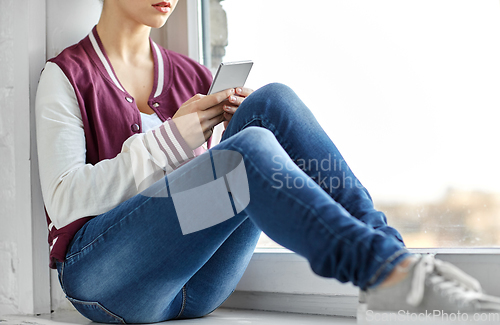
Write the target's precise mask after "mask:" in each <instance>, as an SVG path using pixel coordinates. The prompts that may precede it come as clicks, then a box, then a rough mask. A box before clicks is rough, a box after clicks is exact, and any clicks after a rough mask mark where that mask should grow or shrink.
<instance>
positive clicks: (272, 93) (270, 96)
mask: <svg viewBox="0 0 500 325" xmlns="http://www.w3.org/2000/svg"><path fill="white" fill-rule="evenodd" d="M251 96H252V97H261V98H262V99H266V100H276V99H280V98H290V97H291V96H292V97H293V96H296V94H295V92H294V91H293V90H292V88H290V87H288V86H287V85H284V84H282V83H278V82H275V83H270V84H267V85H265V86H263V87H261V88H259V89H257V90H256V91H255V92H254V93H253V94H252V95H251Z"/></svg>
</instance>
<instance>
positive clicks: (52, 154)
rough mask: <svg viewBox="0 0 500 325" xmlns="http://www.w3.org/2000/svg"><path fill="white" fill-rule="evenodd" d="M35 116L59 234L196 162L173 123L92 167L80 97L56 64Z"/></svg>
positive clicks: (45, 190)
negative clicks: (88, 161) (187, 162)
mask: <svg viewBox="0 0 500 325" xmlns="http://www.w3.org/2000/svg"><path fill="white" fill-rule="evenodd" d="M35 111H36V130H37V145H38V158H39V169H40V181H41V186H42V195H43V199H44V203H45V207H46V209H47V212H48V214H49V216H50V218H51V220H52V222H53V224H54V226H56V227H57V228H61V227H64V226H66V225H68V224H70V223H71V222H73V221H75V220H77V219H79V218H82V217H86V216H94V215H99V214H101V213H104V212H107V211H109V210H111V209H113V208H114V207H116V206H117V205H119V204H120V203H122V202H123V201H125V200H127V199H129V198H131V197H132V196H134V195H136V194H137V193H139V192H140V191H141V190H143V189H145V188H147V187H148V186H149V185H151V184H152V183H153V182H154V181H156V180H158V179H159V178H160V177H163V176H164V175H165V174H168V173H169V172H171V171H173V170H175V169H176V168H177V167H179V166H180V165H181V164H183V163H185V162H186V161H188V160H190V159H191V158H193V157H194V155H193V151H192V150H191V149H190V148H189V146H188V145H187V144H186V142H185V141H184V139H183V138H182V137H181V136H180V133H179V132H178V130H177V128H176V126H175V123H173V122H172V121H171V120H170V121H167V122H165V123H163V124H162V125H161V126H160V127H158V128H156V129H153V130H151V131H148V132H147V133H142V134H136V135H133V136H131V137H130V138H128V139H127V140H126V141H125V142H124V143H123V146H122V150H121V152H120V153H119V154H118V155H117V156H116V157H115V158H113V159H106V160H102V161H100V162H99V163H97V164H95V165H92V164H87V163H86V158H85V157H86V149H85V148H86V146H85V133H84V129H83V121H82V117H81V113H80V109H79V106H78V102H77V99H76V95H75V91H74V89H73V87H72V85H71V83H70V82H69V80H68V79H67V77H66V75H65V74H64V73H63V72H62V70H61V69H60V68H59V67H58V66H57V65H56V64H55V63H51V62H49V63H47V64H46V66H45V69H44V71H43V73H42V76H41V78H40V82H39V85H38V91H37V97H36V107H35ZM200 128H201V127H200Z"/></svg>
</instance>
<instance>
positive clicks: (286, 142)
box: [222, 84, 403, 242]
mask: <svg viewBox="0 0 500 325" xmlns="http://www.w3.org/2000/svg"><path fill="white" fill-rule="evenodd" d="M332 123H339V122H338V121H332ZM249 126H260V127H264V128H266V129H268V130H270V131H271V132H272V133H273V134H274V135H275V137H276V139H277V140H278V142H279V143H280V145H281V146H282V147H283V149H284V150H285V151H286V153H287V154H288V155H289V156H290V158H291V159H292V160H293V161H294V162H295V163H296V164H297V165H298V166H299V167H300V168H301V169H302V170H303V171H304V172H306V173H307V174H308V175H309V177H311V178H312V179H313V180H314V182H316V183H317V184H318V185H320V186H321V188H323V190H325V191H326V192H327V193H328V194H329V195H330V196H331V197H332V198H333V199H334V200H335V201H337V202H338V203H340V204H341V205H342V206H343V207H344V208H345V209H346V210H347V211H348V212H349V213H350V214H351V215H352V216H354V217H356V218H357V219H359V220H361V221H363V222H364V223H366V224H367V225H370V226H371V227H373V228H375V229H378V230H381V231H383V232H385V233H387V234H389V235H391V236H393V237H394V238H396V239H397V240H398V241H400V242H403V238H402V237H401V235H400V234H399V232H398V231H397V230H395V229H394V228H392V227H389V226H388V225H387V219H386V216H385V215H384V214H383V213H382V212H380V211H377V210H376V209H375V208H374V206H373V202H372V199H371V197H370V195H369V193H368V191H367V190H366V188H364V187H363V185H362V184H361V182H360V181H359V180H358V179H357V178H356V176H355V175H354V174H353V172H352V171H351V169H350V168H349V166H348V165H347V163H346V162H345V160H344V158H343V157H342V155H341V154H340V152H339V150H338V149H337V147H336V146H335V144H334V143H333V142H332V141H331V139H330V138H329V137H328V135H327V134H326V133H325V131H324V130H323V129H322V127H321V126H320V124H319V123H318V121H317V120H316V118H315V117H314V115H313V114H312V113H311V111H310V110H309V109H308V108H307V107H306V105H305V104H304V103H303V102H302V101H301V100H300V98H298V96H297V95H296V94H295V93H294V92H293V91H292V90H291V89H290V88H289V87H287V86H284V85H281V84H270V85H267V86H264V87H262V88H260V89H258V90H257V91H255V92H254V93H253V94H251V95H250V96H249V97H248V98H247V99H245V100H244V101H243V103H242V104H241V106H240V107H239V108H238V110H237V111H236V113H235V114H234V116H233V118H232V119H231V122H230V123H229V125H228V127H227V129H226V131H225V133H224V136H223V139H222V141H225V140H226V139H228V138H230V137H231V136H233V135H234V134H236V133H238V132H240V131H241V130H243V129H245V128H247V127H249ZM353 132H356V131H355V130H354V131H353ZM271 166H272V167H273V168H274V169H276V170H279V171H281V172H282V173H284V174H286V173H288V170H287V169H288V166H287V165H283V164H280V163H277V162H273V164H272V165H271Z"/></svg>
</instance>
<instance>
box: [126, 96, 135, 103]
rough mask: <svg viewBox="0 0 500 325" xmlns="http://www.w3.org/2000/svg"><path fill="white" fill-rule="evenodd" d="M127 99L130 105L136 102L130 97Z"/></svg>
mask: <svg viewBox="0 0 500 325" xmlns="http://www.w3.org/2000/svg"><path fill="white" fill-rule="evenodd" d="M125 99H126V100H127V102H129V103H132V102H133V101H134V100H133V99H132V98H130V97H125Z"/></svg>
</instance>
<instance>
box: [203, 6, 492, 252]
mask: <svg viewBox="0 0 500 325" xmlns="http://www.w3.org/2000/svg"><path fill="white" fill-rule="evenodd" d="M203 3H204V10H205V17H209V19H207V20H206V23H207V25H205V27H207V28H206V29H205V30H204V31H205V38H204V40H205V49H206V52H205V59H210V60H209V61H207V62H206V64H207V65H209V66H211V67H212V69H213V70H215V69H216V67H217V65H218V63H219V62H220V61H221V60H224V61H240V60H247V59H250V60H253V61H254V62H255V64H254V67H253V70H252V72H251V74H250V77H249V79H248V82H247V86H249V87H251V88H254V89H256V88H259V87H261V86H263V85H265V84H267V83H270V82H282V83H285V84H287V85H289V86H290V87H292V88H293V89H294V90H295V91H296V92H297V93H298V95H299V96H300V97H301V98H302V100H303V101H304V102H305V103H306V104H307V105H308V106H309V107H310V108H311V110H312V111H313V113H314V114H315V115H316V117H317V119H318V120H319V121H320V123H321V125H322V126H323V127H324V128H325V130H326V132H327V133H328V135H329V136H330V137H331V138H332V139H333V141H334V142H335V143H336V144H337V146H338V147H339V149H340V151H341V152H342V154H343V156H344V158H345V160H346V161H347V162H348V164H349V165H350V166H351V168H352V170H353V171H354V173H355V174H356V175H357V176H358V178H359V179H360V180H361V182H362V183H363V185H365V187H367V188H368V190H369V191H370V193H371V195H372V197H373V199H374V202H375V205H376V207H377V208H378V209H381V210H382V211H384V212H385V213H386V215H387V217H388V220H389V224H390V225H393V226H394V227H396V228H397V229H398V230H400V231H401V233H402V234H403V237H404V238H405V241H406V243H407V245H408V246H409V247H470V246H489V247H491V246H498V245H499V244H500V236H499V234H500V172H499V168H500V150H498V147H499V146H498V144H497V143H498V141H499V140H500V127H499V124H500V3H499V1H498V0H483V1H477V0H427V1H425V0H424V1H422V0H419V1H401V0H391V1H389V0H380V1H372V0H345V1H339V0H314V1H303V0H301V1H298V0H286V1H284V0H252V1H242V0H223V1H219V0H203ZM207 13H209V14H207ZM207 42H210V46H208V43H207ZM266 243H267V244H266ZM262 245H269V242H268V241H266V240H265V239H263V241H262ZM270 245H271V246H272V245H273V244H272V243H271V244H270Z"/></svg>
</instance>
